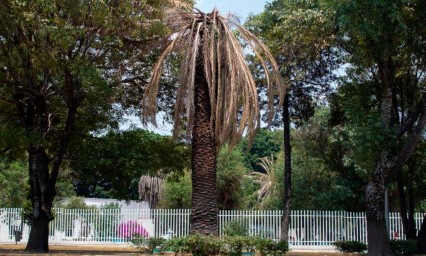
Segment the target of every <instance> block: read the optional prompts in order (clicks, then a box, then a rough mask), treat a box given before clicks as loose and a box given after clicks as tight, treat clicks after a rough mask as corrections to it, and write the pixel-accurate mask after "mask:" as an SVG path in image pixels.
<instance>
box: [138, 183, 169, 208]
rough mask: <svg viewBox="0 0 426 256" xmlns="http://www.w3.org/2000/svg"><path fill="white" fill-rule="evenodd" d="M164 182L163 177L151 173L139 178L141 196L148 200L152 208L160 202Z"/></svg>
mask: <svg viewBox="0 0 426 256" xmlns="http://www.w3.org/2000/svg"><path fill="white" fill-rule="evenodd" d="M162 183H163V179H161V178H158V177H151V176H149V175H142V176H141V177H140V179H139V184H138V192H139V198H140V199H141V200H143V201H145V202H148V204H149V207H150V208H155V206H156V205H157V204H158V199H159V195H160V189H161V185H162Z"/></svg>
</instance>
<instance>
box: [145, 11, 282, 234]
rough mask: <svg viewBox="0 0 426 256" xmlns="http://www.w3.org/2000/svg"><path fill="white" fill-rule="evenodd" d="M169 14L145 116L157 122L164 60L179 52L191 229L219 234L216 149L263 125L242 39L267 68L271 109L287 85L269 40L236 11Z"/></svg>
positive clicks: (178, 117) (178, 111)
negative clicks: (262, 38)
mask: <svg viewBox="0 0 426 256" xmlns="http://www.w3.org/2000/svg"><path fill="white" fill-rule="evenodd" d="M169 20H170V21H172V22H173V25H172V26H171V27H172V28H173V29H172V31H171V33H170V35H169V39H170V41H171V42H170V44H169V45H168V46H167V47H166V48H165V50H164V51H163V53H162V54H161V56H160V57H159V60H158V61H157V63H156V64H155V66H154V69H153V73H152V77H151V80H150V82H149V84H148V86H147V88H146V90H145V95H144V98H143V101H142V109H143V116H142V121H143V122H144V123H145V124H146V123H147V122H151V123H153V124H154V125H155V115H156V111H157V105H156V102H157V99H156V98H157V94H158V90H159V86H158V84H159V79H160V76H161V73H162V69H163V63H164V61H165V60H166V58H167V56H168V55H169V54H170V53H172V52H174V53H178V54H180V56H181V57H182V62H181V67H180V77H179V78H180V80H179V87H178V90H177V93H176V105H175V112H174V135H175V136H177V134H178V133H179V131H180V130H181V128H182V127H185V128H186V131H187V134H188V135H191V139H192V159H191V163H192V186H193V189H192V215H191V233H201V234H214V235H217V234H218V221H217V214H218V206H217V193H216V157H217V153H218V149H219V148H220V146H221V145H223V144H224V143H228V144H229V146H230V148H232V147H233V146H235V145H236V143H237V142H238V141H239V139H240V138H241V136H242V135H243V133H246V134H247V135H248V137H249V140H251V139H252V138H253V137H254V135H255V132H256V130H257V129H258V128H259V125H260V123H259V107H258V94H257V89H256V85H255V82H254V79H253V77H252V75H251V73H250V70H249V68H248V67H247V65H246V62H245V59H244V52H243V47H242V45H241V40H244V42H245V43H246V44H247V45H248V46H250V47H251V48H252V50H253V52H254V53H255V54H256V56H257V58H258V59H259V62H260V64H261V65H262V67H263V69H264V70H265V76H266V79H267V82H268V88H269V90H268V96H269V99H271V100H270V102H271V104H270V109H271V112H272V107H273V106H272V100H273V97H274V91H275V92H276V91H278V92H279V93H283V92H284V90H283V88H282V86H281V85H282V83H281V77H280V74H279V72H278V67H277V64H276V63H275V61H274V58H273V57H272V56H271V54H270V53H269V51H268V49H267V48H266V46H265V45H264V44H263V43H262V42H260V41H259V40H258V39H257V38H256V37H255V36H254V35H253V34H251V33H250V32H249V31H248V30H246V29H245V28H243V27H242V26H240V25H239V24H238V22H237V21H236V20H235V19H234V18H233V17H232V16H229V17H223V16H221V15H219V13H218V11H217V10H216V9H215V10H213V11H212V12H211V13H208V14H205V13H202V12H201V11H199V10H197V9H195V10H194V11H193V12H190V13H188V12H180V13H179V12H175V13H170V17H169ZM232 28H235V29H236V30H237V31H238V33H239V37H237V36H236V35H235V34H234V31H233V30H232ZM280 96H281V95H280ZM280 99H283V97H280ZM184 123H185V126H183V124H184Z"/></svg>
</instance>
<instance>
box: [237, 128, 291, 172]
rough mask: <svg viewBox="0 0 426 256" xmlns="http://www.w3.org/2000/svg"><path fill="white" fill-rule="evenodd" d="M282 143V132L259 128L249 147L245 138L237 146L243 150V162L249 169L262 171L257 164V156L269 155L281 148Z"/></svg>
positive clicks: (274, 153)
mask: <svg viewBox="0 0 426 256" xmlns="http://www.w3.org/2000/svg"><path fill="white" fill-rule="evenodd" d="M282 144H283V133H282V131H281V130H279V131H270V130H267V129H261V130H259V131H258V132H257V134H256V137H255V138H254V140H253V142H252V144H251V147H250V148H249V145H248V144H247V139H244V140H243V141H242V142H241V143H240V144H239V147H240V148H241V151H242V152H244V164H245V165H246V166H247V168H249V169H250V170H256V171H260V172H261V171H262V168H261V167H259V166H258V165H257V163H258V162H259V158H261V157H265V156H271V155H274V156H276V154H277V153H278V152H279V151H280V150H281V145H282Z"/></svg>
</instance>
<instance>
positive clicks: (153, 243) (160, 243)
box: [147, 237, 166, 252]
mask: <svg viewBox="0 0 426 256" xmlns="http://www.w3.org/2000/svg"><path fill="white" fill-rule="evenodd" d="M165 242H166V239H164V238H162V237H150V238H148V241H147V246H148V250H149V251H150V252H152V250H154V249H155V248H158V249H162V248H163V247H164V243H165Z"/></svg>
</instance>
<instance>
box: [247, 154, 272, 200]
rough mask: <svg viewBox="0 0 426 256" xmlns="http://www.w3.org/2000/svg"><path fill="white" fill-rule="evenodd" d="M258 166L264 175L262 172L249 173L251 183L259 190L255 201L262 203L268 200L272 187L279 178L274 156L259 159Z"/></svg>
mask: <svg viewBox="0 0 426 256" xmlns="http://www.w3.org/2000/svg"><path fill="white" fill-rule="evenodd" d="M259 161H260V162H259V163H257V165H259V166H260V167H261V168H262V169H263V170H264V171H265V173H262V172H251V173H250V175H251V176H252V179H253V182H254V183H256V184H259V185H260V188H259V189H258V190H257V191H256V193H257V199H258V200H259V202H263V201H264V200H265V199H266V198H268V197H269V196H270V195H271V194H272V193H273V190H274V185H275V184H276V183H277V181H278V179H279V177H278V174H277V172H276V169H275V161H274V156H273V155H271V156H270V157H268V156H265V157H262V158H259Z"/></svg>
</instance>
